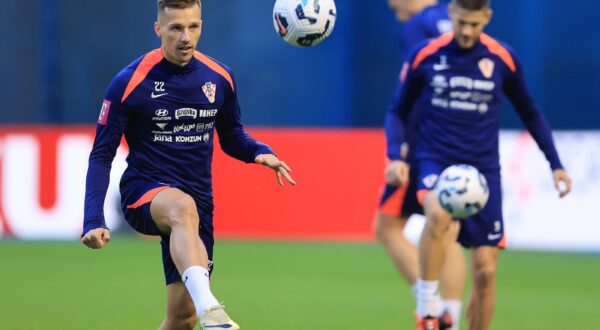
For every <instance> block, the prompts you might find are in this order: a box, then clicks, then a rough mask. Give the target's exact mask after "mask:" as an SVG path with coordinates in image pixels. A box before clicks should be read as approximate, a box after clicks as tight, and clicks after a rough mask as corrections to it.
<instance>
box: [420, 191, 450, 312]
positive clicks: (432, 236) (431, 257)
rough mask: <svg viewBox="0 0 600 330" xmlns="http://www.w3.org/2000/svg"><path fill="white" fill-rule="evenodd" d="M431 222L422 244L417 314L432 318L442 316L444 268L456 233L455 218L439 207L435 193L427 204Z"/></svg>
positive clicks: (423, 235) (429, 193) (423, 236)
mask: <svg viewBox="0 0 600 330" xmlns="http://www.w3.org/2000/svg"><path fill="white" fill-rule="evenodd" d="M423 208H424V210H425V216H426V218H427V222H426V223H425V229H424V230H423V234H422V236H421V242H420V243H419V265H420V271H421V274H420V278H419V280H418V281H417V315H418V316H419V318H421V319H423V318H430V317H433V316H435V315H439V314H440V306H439V304H438V301H437V299H436V297H435V296H436V293H437V291H438V287H439V279H440V277H441V273H442V267H443V265H444V262H445V260H446V252H447V249H448V245H449V243H450V240H451V235H452V234H453V233H454V232H453V230H452V229H453V227H454V226H453V221H452V217H451V216H450V214H449V213H448V212H446V211H445V210H444V209H443V208H442V207H441V206H440V204H439V202H438V200H437V198H436V197H435V195H434V193H432V192H428V193H427V194H426V195H425V198H424V201H423Z"/></svg>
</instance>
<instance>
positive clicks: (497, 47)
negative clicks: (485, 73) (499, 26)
mask: <svg viewBox="0 0 600 330" xmlns="http://www.w3.org/2000/svg"><path fill="white" fill-rule="evenodd" d="M479 40H481V43H482V44H484V45H485V46H486V47H487V48H488V50H489V51H490V53H492V54H494V55H498V57H500V59H501V60H502V61H503V62H504V63H506V65H508V67H509V68H510V71H512V72H517V65H516V64H515V60H514V59H513V57H512V55H511V54H510V52H509V51H508V49H506V48H505V47H504V46H502V44H500V43H499V42H498V41H497V40H496V39H494V38H492V37H490V36H489V35H487V34H485V33H482V34H481V36H480V37H479Z"/></svg>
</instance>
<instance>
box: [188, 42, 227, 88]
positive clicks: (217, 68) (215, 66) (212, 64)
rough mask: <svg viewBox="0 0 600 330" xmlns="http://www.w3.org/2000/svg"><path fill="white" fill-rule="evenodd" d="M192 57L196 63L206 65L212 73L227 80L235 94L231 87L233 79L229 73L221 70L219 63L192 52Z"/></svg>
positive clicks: (223, 69) (197, 52)
mask: <svg viewBox="0 0 600 330" xmlns="http://www.w3.org/2000/svg"><path fill="white" fill-rule="evenodd" d="M194 57H195V58H196V59H197V60H198V61H200V62H202V63H204V64H206V66H208V67H209V68H210V69H211V70H213V71H214V72H216V73H218V74H220V75H221V76H223V78H225V80H227V81H228V82H229V85H230V86H231V90H232V91H234V92H235V88H234V87H233V79H232V78H231V75H230V74H229V72H227V70H225V68H223V67H222V66H221V65H220V64H219V63H217V62H215V61H214V60H213V59H211V58H210V57H208V56H206V55H204V54H202V53H200V52H199V51H195V52H194Z"/></svg>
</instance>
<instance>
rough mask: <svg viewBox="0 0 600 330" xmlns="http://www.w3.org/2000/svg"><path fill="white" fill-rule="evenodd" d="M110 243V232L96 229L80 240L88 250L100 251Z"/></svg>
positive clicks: (104, 229)
mask: <svg viewBox="0 0 600 330" xmlns="http://www.w3.org/2000/svg"><path fill="white" fill-rule="evenodd" d="M109 241H110V230H108V229H106V228H96V229H92V230H90V231H88V232H87V233H85V235H83V237H82V238H81V242H82V243H83V244H85V246H87V247H89V248H90V249H101V248H103V247H104V246H105V245H106V244H108V242H109Z"/></svg>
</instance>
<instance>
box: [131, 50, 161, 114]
mask: <svg viewBox="0 0 600 330" xmlns="http://www.w3.org/2000/svg"><path fill="white" fill-rule="evenodd" d="M162 59H163V54H162V50H161V49H160V48H159V49H155V50H153V51H151V52H150V53H148V54H146V56H144V58H143V59H142V61H141V62H140V64H138V66H137V68H136V69H135V72H134V73H133V76H131V79H130V80H129V83H128V84H127V88H125V93H123V97H122V98H121V103H123V102H125V100H126V99H127V97H129V94H131V93H132V92H133V90H134V89H135V88H136V87H138V85H139V84H141V83H142V81H144V79H146V76H147V75H148V73H149V72H150V70H152V68H153V67H154V66H155V65H156V64H158V62H160V61H162Z"/></svg>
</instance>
